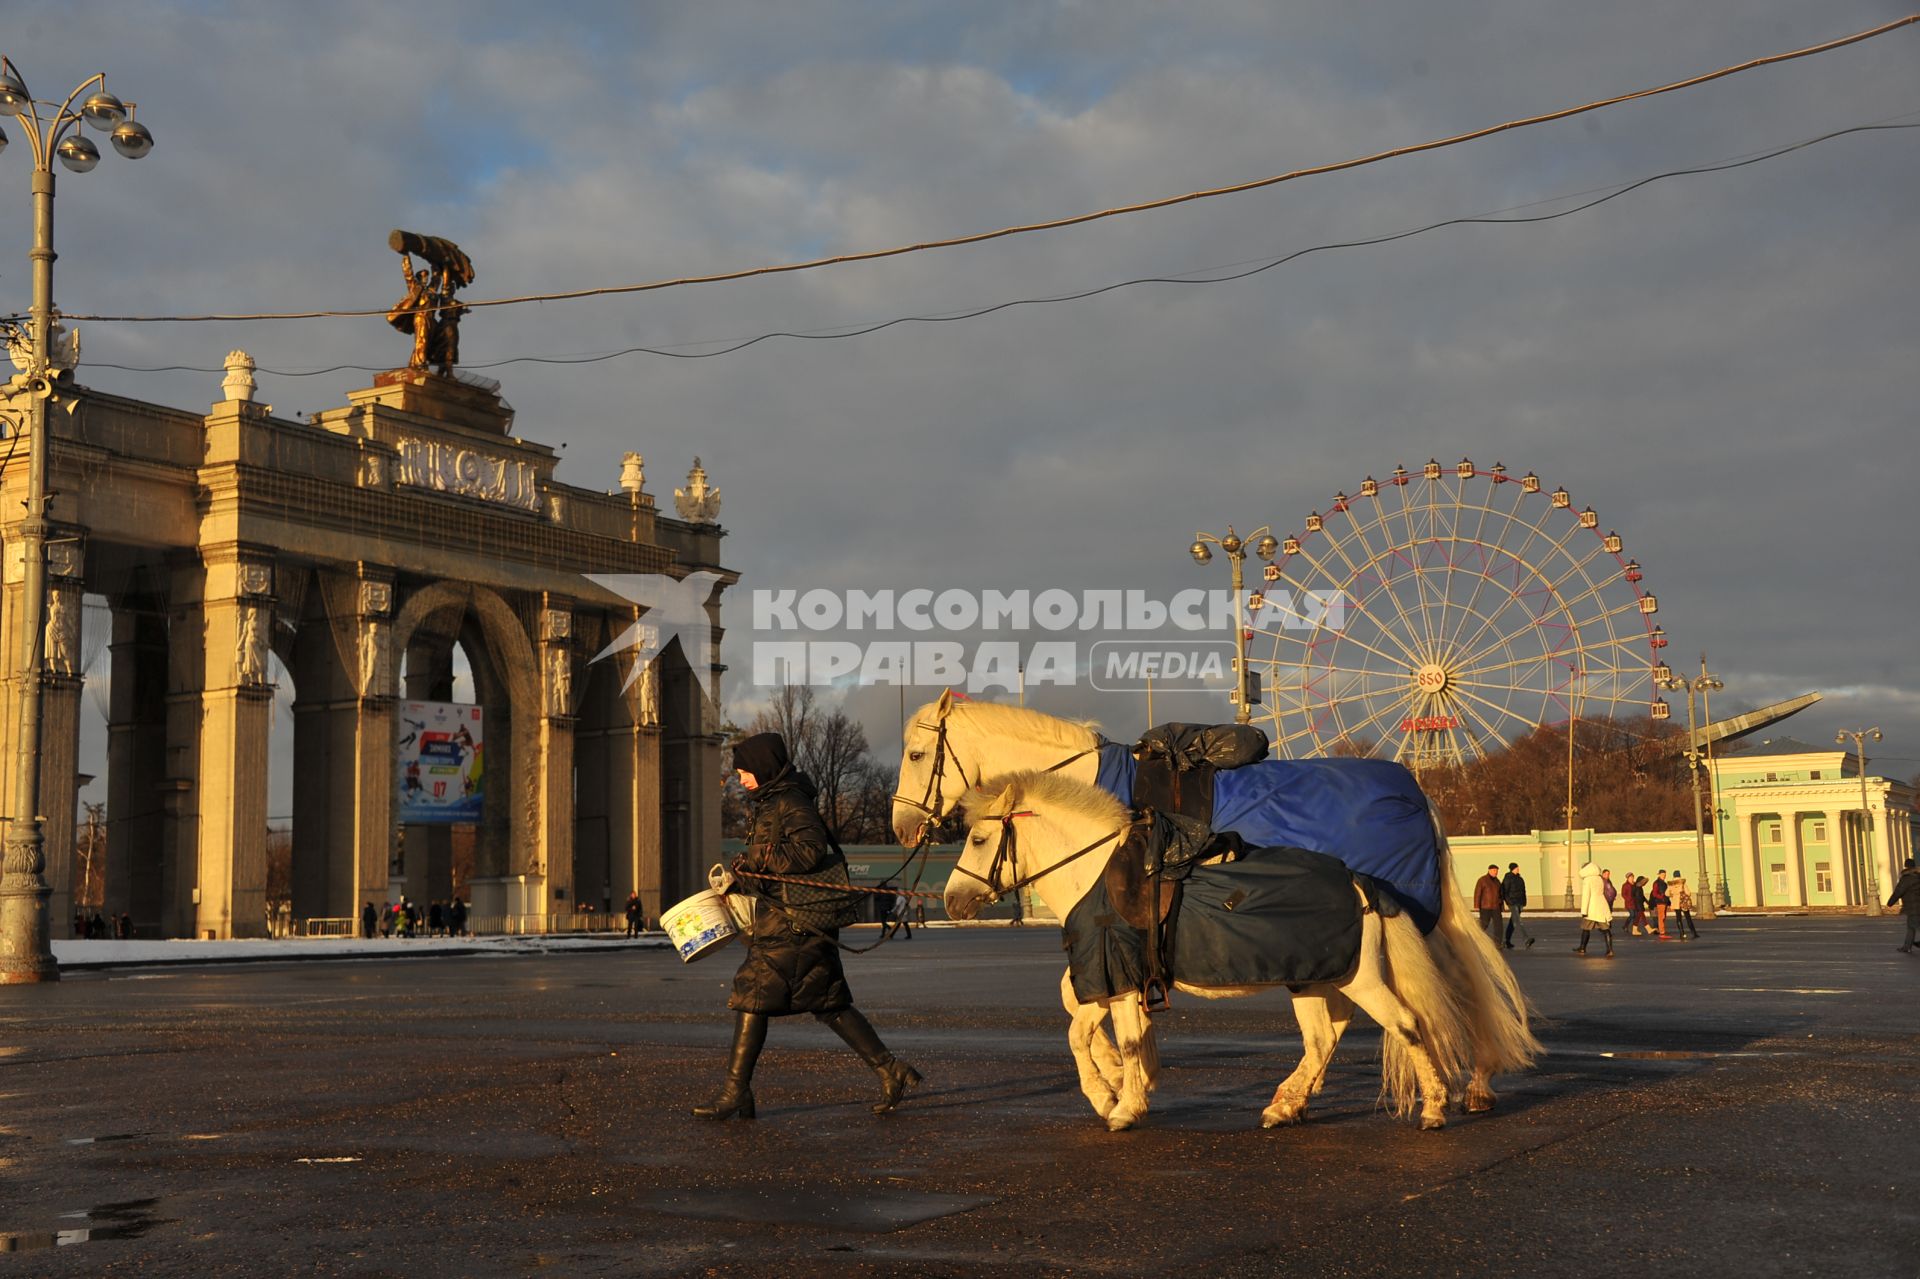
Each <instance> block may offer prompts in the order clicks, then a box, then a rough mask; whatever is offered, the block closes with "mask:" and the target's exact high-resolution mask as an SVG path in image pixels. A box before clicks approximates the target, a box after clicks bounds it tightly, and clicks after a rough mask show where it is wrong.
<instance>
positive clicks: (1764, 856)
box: [1713, 737, 1915, 906]
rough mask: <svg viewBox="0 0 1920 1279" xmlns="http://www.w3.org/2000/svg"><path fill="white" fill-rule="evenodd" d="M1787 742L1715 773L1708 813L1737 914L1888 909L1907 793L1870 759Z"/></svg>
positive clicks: (1908, 843) (1910, 818)
mask: <svg viewBox="0 0 1920 1279" xmlns="http://www.w3.org/2000/svg"><path fill="white" fill-rule="evenodd" d="M1866 762H1867V775H1866V791H1865V806H1866V813H1865V815H1866V817H1867V819H1868V820H1867V821H1863V820H1862V816H1863V814H1862V807H1861V804H1862V794H1861V778H1860V761H1859V757H1858V756H1857V755H1855V754H1853V753H1852V752H1851V751H1848V750H1845V749H1843V748H1841V747H1839V746H1809V745H1808V744H1807V743H1805V742H1801V741H1796V740H1794V739H1793V738H1791V737H1781V738H1774V739H1771V740H1768V741H1763V742H1761V743H1760V744H1759V745H1758V746H1756V747H1754V748H1753V749H1751V750H1748V751H1744V752H1742V753H1740V754H1738V755H1731V756H1728V757H1727V758H1725V759H1720V760H1716V761H1715V762H1714V766H1713V772H1714V775H1715V776H1714V781H1715V782H1716V783H1717V790H1718V794H1719V800H1718V803H1717V805H1716V808H1715V812H1714V824H1715V829H1716V831H1717V832H1718V835H1719V841H1718V842H1719V844H1720V847H1721V848H1722V849H1724V850H1725V855H1724V858H1722V863H1723V864H1724V866H1725V867H1726V870H1725V874H1726V879H1727V884H1728V888H1729V891H1730V892H1731V894H1732V898H1733V902H1734V904H1735V905H1740V906H1857V905H1861V904H1863V903H1865V902H1866V901H1867V900H1868V898H1869V896H1871V895H1873V894H1878V895H1879V897H1880V898H1881V900H1883V901H1884V900H1885V898H1886V895H1887V893H1888V892H1890V891H1891V890H1892V886H1893V881H1894V880H1896V879H1897V878H1899V868H1900V866H1901V864H1902V863H1903V862H1905V861H1906V859H1907V858H1909V857H1912V856H1913V855H1914V854H1913V838H1914V824H1915V813H1914V790H1913V787H1912V786H1909V785H1908V784H1907V783H1905V782H1901V781H1895V780H1893V779H1891V778H1887V777H1881V776H1876V775H1875V774H1874V772H1873V769H1872V765H1873V759H1872V757H1871V756H1869V757H1868V759H1867V761H1866Z"/></svg>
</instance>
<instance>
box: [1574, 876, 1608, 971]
mask: <svg viewBox="0 0 1920 1279" xmlns="http://www.w3.org/2000/svg"><path fill="white" fill-rule="evenodd" d="M1607 874H1608V872H1606V871H1604V870H1602V871H1596V870H1594V868H1593V863H1592V862H1588V863H1587V864H1586V865H1585V866H1582V867H1581V868H1580V944H1579V945H1578V946H1575V947H1574V948H1573V953H1574V954H1576V955H1584V954H1586V953H1587V943H1588V942H1589V941H1590V940H1592V938H1593V934H1594V931H1595V930H1596V929H1597V930H1598V931H1599V933H1600V936H1601V937H1603V938H1605V939H1606V943H1607V953H1606V954H1604V955H1602V956H1601V958H1602V959H1612V958H1613V899H1612V898H1611V897H1609V896H1608V895H1607V888H1608V887H1609V885H1608V884H1607V882H1606V875H1607Z"/></svg>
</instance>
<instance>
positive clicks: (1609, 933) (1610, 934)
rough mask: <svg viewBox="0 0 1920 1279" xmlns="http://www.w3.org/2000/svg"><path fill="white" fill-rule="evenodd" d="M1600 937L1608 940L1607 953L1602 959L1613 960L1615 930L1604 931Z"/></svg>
mask: <svg viewBox="0 0 1920 1279" xmlns="http://www.w3.org/2000/svg"><path fill="white" fill-rule="evenodd" d="M1600 935H1601V936H1602V937H1605V938H1606V939H1607V953H1606V954H1604V955H1602V956H1600V958H1602V959H1612V958H1613V929H1611V928H1608V929H1604V930H1602V932H1601V934H1600Z"/></svg>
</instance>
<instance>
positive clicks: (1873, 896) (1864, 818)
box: [1833, 728, 1880, 915]
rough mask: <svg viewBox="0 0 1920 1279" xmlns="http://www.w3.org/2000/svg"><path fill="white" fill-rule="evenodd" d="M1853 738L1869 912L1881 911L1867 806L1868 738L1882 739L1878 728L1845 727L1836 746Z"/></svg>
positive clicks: (1878, 882)
mask: <svg viewBox="0 0 1920 1279" xmlns="http://www.w3.org/2000/svg"><path fill="white" fill-rule="evenodd" d="M1849 737H1851V738H1852V739H1853V749H1854V753H1855V754H1856V755H1858V756H1859V758H1860V842H1861V846H1862V850H1863V851H1864V852H1865V853H1866V858H1867V914H1869V915H1878V914H1879V913H1880V873H1879V867H1877V866H1875V865H1874V864H1873V810H1871V809H1869V808H1868V807H1867V739H1868V738H1869V737H1871V738H1872V739H1873V740H1874V741H1876V742H1877V741H1879V740H1880V730H1879V729H1877V728H1861V729H1851V728H1843V729H1841V730H1840V731H1839V732H1838V733H1835V734H1834V735H1833V742H1834V745H1836V746H1845V745H1846V744H1847V739H1848V738H1849Z"/></svg>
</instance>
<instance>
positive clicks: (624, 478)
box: [620, 452, 647, 494]
mask: <svg viewBox="0 0 1920 1279" xmlns="http://www.w3.org/2000/svg"><path fill="white" fill-rule="evenodd" d="M620 487H621V488H623V489H625V490H626V491H627V492H629V493H633V494H639V493H643V492H645V491H646V487H647V459H645V458H643V457H641V456H640V455H639V454H638V453H632V452H629V453H627V454H625V455H624V456H622V457H621V459H620Z"/></svg>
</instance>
